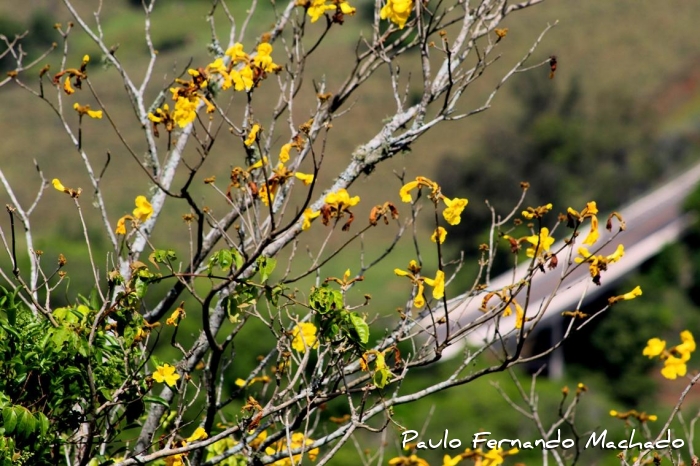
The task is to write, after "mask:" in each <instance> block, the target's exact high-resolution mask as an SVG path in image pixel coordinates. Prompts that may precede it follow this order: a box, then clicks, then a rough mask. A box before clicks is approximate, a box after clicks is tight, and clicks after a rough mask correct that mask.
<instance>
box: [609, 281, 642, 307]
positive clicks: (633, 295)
mask: <svg viewBox="0 0 700 466" xmlns="http://www.w3.org/2000/svg"><path fill="white" fill-rule="evenodd" d="M641 295H642V288H641V287H640V286H639V285H637V286H636V287H635V288H634V289H633V290H632V291H629V292H627V293H625V294H623V295H620V296H612V297H610V298H608V304H614V303H616V302H618V301H629V300H631V299H634V298H636V297H638V296H641Z"/></svg>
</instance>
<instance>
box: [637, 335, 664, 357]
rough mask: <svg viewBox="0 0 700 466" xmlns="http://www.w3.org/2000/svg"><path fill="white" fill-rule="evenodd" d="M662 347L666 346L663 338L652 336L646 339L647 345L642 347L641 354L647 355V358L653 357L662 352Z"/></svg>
mask: <svg viewBox="0 0 700 466" xmlns="http://www.w3.org/2000/svg"><path fill="white" fill-rule="evenodd" d="M664 348H666V342H665V341H664V340H661V339H659V338H652V339H650V340H649V341H647V346H646V347H645V348H644V351H642V354H643V355H644V356H649V358H653V357H654V356H658V355H660V354H661V353H663V351H664Z"/></svg>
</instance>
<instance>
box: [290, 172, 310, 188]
mask: <svg viewBox="0 0 700 466" xmlns="http://www.w3.org/2000/svg"><path fill="white" fill-rule="evenodd" d="M294 176H295V177H297V178H298V179H300V180H301V181H302V182H303V183H304V185H305V186H308V185H310V184H311V183H313V181H314V176H313V175H307V174H306V173H301V172H296V173H295V174H294Z"/></svg>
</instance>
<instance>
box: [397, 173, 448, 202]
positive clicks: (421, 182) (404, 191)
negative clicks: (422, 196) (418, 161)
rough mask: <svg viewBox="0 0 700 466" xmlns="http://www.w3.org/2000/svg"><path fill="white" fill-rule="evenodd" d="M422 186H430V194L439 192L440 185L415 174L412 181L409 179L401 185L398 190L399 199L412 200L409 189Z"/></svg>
mask: <svg viewBox="0 0 700 466" xmlns="http://www.w3.org/2000/svg"><path fill="white" fill-rule="evenodd" d="M424 186H425V187H426V188H430V194H431V196H436V195H437V194H438V193H439V192H440V185H438V184H437V183H436V182H434V181H432V180H430V179H428V178H426V177H424V176H417V177H416V179H415V180H414V181H409V182H408V183H406V184H405V185H403V186H402V187H401V189H400V190H399V196H401V201H402V202H411V201H412V200H413V199H412V198H411V191H413V190H414V189H420V188H422V187H424Z"/></svg>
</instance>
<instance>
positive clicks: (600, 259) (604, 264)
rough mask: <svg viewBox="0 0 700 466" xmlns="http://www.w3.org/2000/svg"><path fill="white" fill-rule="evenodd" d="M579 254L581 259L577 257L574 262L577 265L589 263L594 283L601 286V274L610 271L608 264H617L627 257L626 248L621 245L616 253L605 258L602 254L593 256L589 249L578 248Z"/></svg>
mask: <svg viewBox="0 0 700 466" xmlns="http://www.w3.org/2000/svg"><path fill="white" fill-rule="evenodd" d="M578 254H579V256H580V257H575V258H574V262H576V263H577V264H581V263H584V262H586V263H588V264H589V265H588V269H589V271H590V273H591V278H592V279H593V283H595V284H596V285H600V273H601V272H603V271H605V270H607V269H608V264H612V263H615V262H617V261H619V260H620V259H622V256H624V255H625V247H624V246H623V245H621V244H620V245H618V246H617V249H615V252H613V253H612V254H608V255H607V256H603V255H600V254H599V255H592V254H591V253H590V252H589V251H588V249H586V248H584V247H583V246H581V247H580V248H578Z"/></svg>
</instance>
